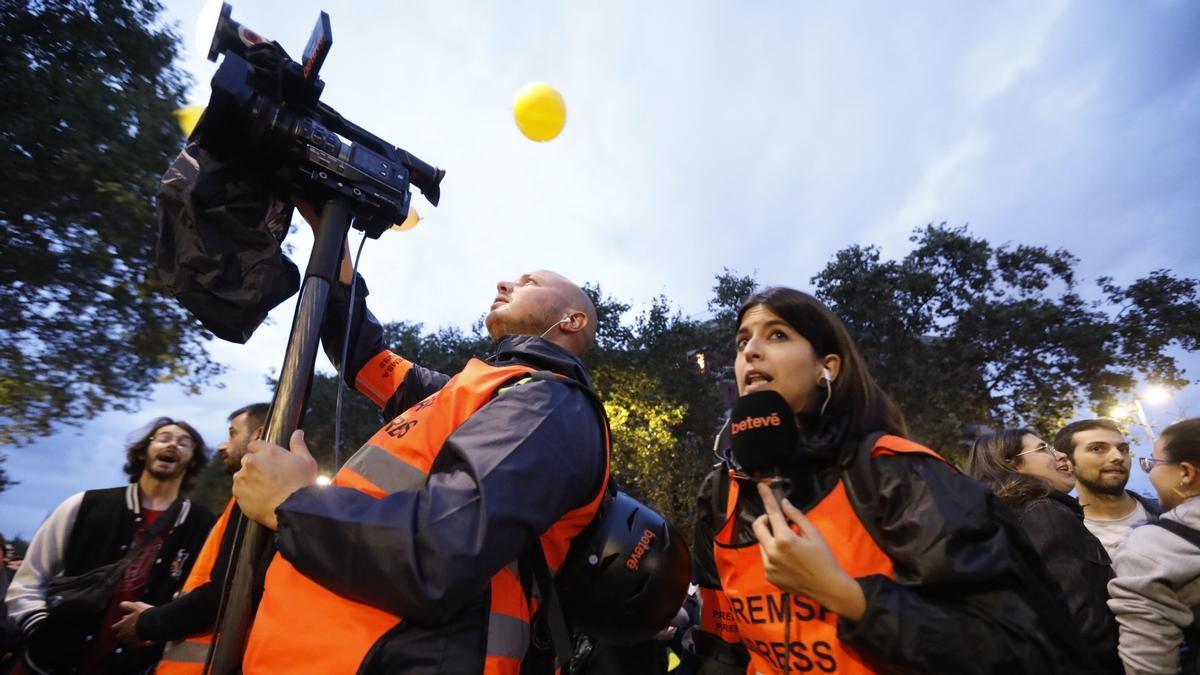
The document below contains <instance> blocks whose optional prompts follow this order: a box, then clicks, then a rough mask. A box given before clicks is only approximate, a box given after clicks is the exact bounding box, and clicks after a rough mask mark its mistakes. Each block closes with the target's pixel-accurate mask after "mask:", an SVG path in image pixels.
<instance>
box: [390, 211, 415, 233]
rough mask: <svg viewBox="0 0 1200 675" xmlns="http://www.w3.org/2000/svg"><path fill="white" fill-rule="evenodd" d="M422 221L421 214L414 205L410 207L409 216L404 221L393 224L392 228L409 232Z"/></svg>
mask: <svg viewBox="0 0 1200 675" xmlns="http://www.w3.org/2000/svg"><path fill="white" fill-rule="evenodd" d="M419 222H421V214H419V213H417V209H416V208H415V207H413V206H409V207H408V216H407V217H405V219H404V222H403V223H399V224H396V225H392V229H393V230H395V231H397V232H407V231H409V230H411V229H413V228H414V227H416V226H417V223H419Z"/></svg>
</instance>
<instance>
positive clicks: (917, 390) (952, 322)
mask: <svg viewBox="0 0 1200 675" xmlns="http://www.w3.org/2000/svg"><path fill="white" fill-rule="evenodd" d="M911 241H913V242H914V243H915V244H916V248H915V249H914V250H913V251H912V252H911V253H909V254H908V255H907V256H905V257H904V259H903V260H899V261H885V260H882V259H881V257H880V253H879V249H878V248H876V247H873V246H867V247H863V246H850V247H847V248H845V249H843V250H841V251H839V252H838V253H836V254H835V255H834V257H833V260H831V261H830V263H829V264H828V265H827V266H826V267H825V269H824V270H822V271H821V272H820V273H819V274H817V275H816V276H815V277H813V279H812V283H813V284H814V285H815V286H816V288H817V295H818V296H819V297H820V298H821V299H822V300H824V301H825V302H827V303H828V304H829V305H830V307H831V308H832V309H833V310H834V312H835V313H836V314H837V315H838V316H840V317H841V318H842V319H843V321H845V322H846V325H847V327H848V328H849V329H850V332H851V334H852V335H854V337H855V339H856V340H857V341H858V344H859V347H860V349H861V350H862V353H863V355H864V357H865V358H866V359H867V361H868V363H869V364H870V365H871V368H872V372H873V373H874V374H875V376H876V379H877V380H878V381H879V383H880V385H881V386H882V387H883V388H884V390H886V391H887V392H888V393H890V394H891V395H892V396H893V397H894V398H895V399H896V402H897V403H898V404H899V405H900V407H901V408H902V409H903V410H904V412H905V414H906V416H907V417H908V421H909V424H910V426H911V427H912V433H913V435H914V436H915V437H916V438H918V439H921V440H923V441H925V442H926V443H929V444H930V445H931V446H933V447H934V448H935V449H938V450H940V451H941V452H943V453H946V454H948V455H950V456H954V457H957V458H959V459H961V457H962V450H963V446H962V445H961V444H960V441H962V440H963V431H964V427H965V426H966V425H968V424H985V425H990V426H993V427H1001V426H1003V427H1012V426H1031V427H1032V428H1034V429H1035V430H1037V431H1038V432H1039V433H1041V434H1043V435H1047V436H1048V435H1050V434H1051V433H1052V432H1053V431H1055V430H1056V429H1058V428H1059V427H1060V426H1061V425H1062V424H1063V423H1065V422H1066V421H1067V420H1069V419H1070V418H1071V417H1072V416H1073V415H1074V413H1075V411H1076V410H1077V409H1079V407H1080V406H1083V405H1085V404H1091V405H1092V406H1093V407H1094V408H1095V409H1096V410H1100V409H1103V408H1104V407H1106V406H1108V405H1111V404H1112V403H1114V402H1115V401H1116V399H1117V397H1118V396H1120V395H1122V394H1128V393H1129V392H1130V391H1131V390H1132V389H1133V387H1134V385H1135V384H1136V382H1137V378H1138V376H1139V375H1140V376H1143V377H1145V378H1149V379H1151V380H1155V381H1157V382H1160V383H1162V384H1165V385H1168V386H1173V387H1180V386H1183V385H1184V384H1186V383H1187V381H1186V380H1185V379H1183V377H1182V374H1181V372H1180V370H1179V367H1178V365H1177V363H1176V361H1175V359H1174V357H1172V356H1171V355H1170V352H1169V348H1170V347H1173V346H1177V347H1181V348H1183V349H1185V350H1196V349H1197V348H1200V296H1198V295H1197V282H1196V281H1195V280H1190V279H1179V278H1176V277H1174V276H1172V275H1171V273H1170V272H1168V271H1165V270H1159V271H1155V272H1152V273H1151V274H1150V275H1149V276H1147V277H1145V278H1143V279H1139V280H1137V281H1135V282H1133V283H1132V284H1130V285H1129V286H1127V287H1122V286H1119V285H1117V284H1116V283H1115V282H1113V280H1111V279H1108V278H1103V279H1100V280H1099V286H1100V291H1101V293H1100V297H1099V298H1098V299H1095V300H1090V301H1089V300H1085V299H1084V297H1083V296H1082V295H1081V294H1080V292H1079V290H1078V282H1077V280H1076V278H1075V273H1074V269H1075V267H1076V266H1077V265H1078V263H1079V260H1078V258H1076V257H1075V256H1073V255H1072V254H1071V253H1069V252H1068V251H1066V250H1063V249H1058V250H1053V251H1051V250H1049V249H1047V248H1045V247H1039V246H1025V245H1012V244H1004V245H999V246H993V245H991V244H989V243H988V242H986V241H984V240H982V239H979V238H976V237H972V236H971V235H970V234H969V233H968V232H967V229H966V228H965V227H959V228H952V227H947V226H946V225H945V224H942V225H938V226H934V225H929V226H926V227H924V228H921V229H918V230H916V231H915V233H914V234H913V236H912V237H911Z"/></svg>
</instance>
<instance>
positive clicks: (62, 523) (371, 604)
mask: <svg viewBox="0 0 1200 675" xmlns="http://www.w3.org/2000/svg"><path fill="white" fill-rule="evenodd" d="M347 257H348V256H347ZM352 288H353V289H354V292H353V293H352V292H351V289H352ZM367 295H368V289H367V287H366V284H365V282H364V281H363V280H362V278H361V277H356V276H354V274H353V272H352V271H351V270H350V268H349V266H348V263H347V262H346V261H344V262H343V265H342V268H341V270H340V278H339V280H338V283H336V284H335V285H334V287H333V289H332V291H331V295H330V301H329V310H328V311H327V313H326V319H325V325H324V326H323V327H322V331H321V334H322V342H323V346H324V348H325V350H326V353H327V354H328V355H330V358H331V359H332V360H333V361H334V363H335V364H337V365H339V366H344V368H342V369H341V370H342V372H343V373H344V374H345V380H346V382H347V383H348V384H350V385H351V386H353V387H355V388H356V389H357V390H358V391H359V392H361V393H362V394H363V395H365V396H367V397H368V398H370V399H371V400H372V401H373V402H374V403H376V404H377V405H378V406H379V407H380V408H381V410H382V415H383V418H384V419H386V420H388V423H387V424H386V425H385V426H383V427H382V428H381V429H380V430H379V431H378V432H377V433H376V434H375V435H374V436H373V437H372V438H371V439H369V440H368V441H367V443H366V444H365V445H364V446H363V447H362V448H361V449H360V450H359V451H358V452H357V453H356V454H355V455H353V456H352V457H351V458H350V459H349V460H348V461H347V462H346V464H345V466H343V467H342V468H341V469H340V471H339V472H338V474H337V476H336V477H335V478H334V480H333V485H331V486H328V487H321V486H318V485H317V484H316V479H317V471H316V463H315V462H314V461H313V459H312V457H311V456H310V455H309V453H308V450H307V446H306V444H305V441H304V437H303V433H302V432H297V433H296V434H294V435H293V436H292V438H291V440H290V444H289V445H290V451H289V449H285V448H282V447H279V446H277V445H273V444H271V443H268V442H266V441H263V440H259V436H260V435H261V428H262V426H263V424H264V420H265V418H266V413H267V406H266V405H265V404H253V405H248V406H246V407H244V408H239V409H238V410H235V411H233V412H232V413H231V414H230V415H229V422H230V425H229V429H228V438H227V439H226V440H225V441H223V442H222V443H221V444H220V445H218V446H217V448H216V453H217V455H218V456H219V458H220V461H221V462H222V466H223V468H224V470H225V471H226V472H227V473H229V474H231V475H233V477H234V483H233V485H234V487H233V495H231V499H230V501H229V504H228V506H227V508H226V509H225V511H224V512H223V513H222V514H221V515H220V516H219V517H215V516H214V515H213V514H211V513H209V512H208V511H206V510H204V509H203V508H201V507H199V506H198V505H196V504H193V503H191V502H190V501H189V500H188V499H187V497H186V496H184V493H185V491H186V487H187V484H188V482H189V479H191V478H192V477H194V476H195V474H196V472H197V471H199V470H200V469H202V468H203V467H204V465H205V463H206V462H207V461H208V453H207V446H206V445H205V443H204V441H203V439H202V438H201V436H200V434H199V433H198V432H197V431H196V430H195V429H193V428H192V427H191V426H189V425H188V424H187V423H186V422H184V421H182V420H175V419H170V418H161V419H158V420H155V421H154V422H153V423H152V424H151V425H149V426H148V427H147V429H146V430H145V432H144V433H143V434H142V435H141V437H140V438H139V439H138V440H137V441H136V442H135V443H133V444H132V445H131V446H130V447H129V448H128V449H127V463H126V466H125V470H126V472H127V473H128V475H129V479H130V483H129V484H128V485H127V486H125V487H118V488H108V489H99V490H89V491H86V492H82V493H79V494H76V495H74V496H72V497H70V498H69V499H67V500H66V501H65V502H63V503H62V504H61V505H60V506H59V507H58V508H56V509H55V510H54V512H53V513H52V514H51V515H50V516H49V518H48V519H47V520H46V522H45V523H44V524H43V525H42V527H41V528H40V529H39V530H38V532H37V534H36V535H35V536H34V537H33V540H32V541H31V543H30V545H29V550H28V552H27V553H26V555H25V558H24V560H23V562H22V564H21V565H20V567H19V568H18V569H17V571H16V574H15V576H14V577H13V578H12V581H11V583H10V584H9V588H8V591H7V595H6V598H5V599H6V606H7V614H8V617H9V618H10V620H11V622H12V624H13V625H15V626H16V629H17V630H19V631H20V633H21V635H22V636H23V637H24V639H23V641H22V646H21V649H20V651H19V652H14V653H13V654H10V655H9V656H8V661H7V667H8V668H10V669H11V670H10V672H13V673H21V674H24V673H59V672H73V673H141V672H150V671H154V672H159V673H200V672H202V670H203V668H204V664H205V661H206V659H207V658H208V657H209V651H210V650H209V646H210V644H211V643H212V635H211V631H212V627H213V625H214V622H215V620H216V617H217V613H218V611H219V605H220V601H221V589H222V586H223V584H224V581H225V577H226V576H227V573H228V571H229V569H230V568H229V560H230V550H231V548H232V546H233V539H234V537H233V532H234V530H235V529H236V528H235V527H234V524H235V523H237V522H238V520H239V519H240V518H241V517H242V516H243V515H244V516H245V517H247V518H249V519H251V520H253V521H255V522H257V523H259V524H261V525H262V526H264V527H267V528H269V529H271V530H272V531H274V540H273V541H274V548H273V550H272V551H271V558H270V560H269V563H268V564H266V565H264V566H263V568H262V570H261V573H260V575H259V577H258V578H257V579H256V580H255V583H254V591H253V592H254V593H255V595H256V596H257V600H258V601H257V610H256V614H255V616H254V618H253V623H252V628H251V631H250V634H249V638H248V642H247V646H246V650H245V654H244V658H243V662H242V670H243V672H245V673H248V674H257V673H354V672H362V673H487V674H489V675H493V674H512V675H517V674H518V673H531V672H545V673H549V672H554V671H555V668H556V667H559V668H562V667H566V668H570V669H571V672H577V673H582V672H603V670H602V668H603V667H605V666H601V665H599V664H600V663H601V662H602V661H603V659H601V658H600V657H597V658H595V659H593V660H591V661H590V662H589V661H588V660H587V659H582V658H581V659H577V660H572V661H571V662H570V663H564V662H562V659H561V658H560V659H558V662H557V664H556V659H555V654H554V649H553V648H552V647H551V646H549V645H548V641H547V640H545V639H540V638H539V635H542V633H543V632H544V626H543V623H544V620H545V619H544V617H545V614H546V612H545V611H543V610H544V608H545V607H546V606H547V605H549V604H550V603H549V601H548V600H546V598H547V597H548V594H546V593H542V592H541V591H540V590H539V586H540V585H539V584H538V583H537V582H536V581H535V580H534V579H532V578H531V571H530V569H529V568H528V567H529V566H528V564H527V561H528V560H529V559H530V558H529V557H528V552H529V551H530V550H536V551H540V552H541V554H542V555H543V556H544V560H545V563H546V564H548V566H549V568H550V569H551V571H557V570H559V569H561V568H562V567H563V565H564V564H565V561H566V560H567V559H568V557H569V555H570V553H571V550H572V545H573V542H575V540H576V539H578V538H581V535H583V534H584V533H585V532H587V531H588V528H589V525H590V524H592V523H593V522H594V521H595V520H596V519H597V518H600V517H602V516H603V510H604V508H603V505H604V503H605V500H604V498H605V495H606V494H607V491H608V486H609V482H610V478H611V477H610V461H609V460H610V452H611V448H610V438H609V433H608V428H607V422H606V420H605V417H604V414H603V410H602V408H598V406H597V405H596V404H595V402H594V401H595V396H594V394H592V393H591V380H590V377H589V374H588V371H587V368H586V367H585V366H584V363H583V361H582V360H581V356H582V355H583V354H584V353H585V352H586V350H587V349H588V347H589V346H590V345H591V344H592V342H593V341H594V337H595V333H596V329H597V316H596V311H595V308H594V307H593V306H592V303H591V301H590V300H589V299H588V296H587V295H586V294H585V293H583V292H582V290H581V289H580V288H579V287H578V286H576V285H575V284H574V283H572V282H571V281H569V280H568V279H566V278H565V277H563V276H561V275H558V274H556V273H554V272H549V271H545V270H540V271H535V272H530V273H528V274H524V275H522V276H520V277H519V278H517V279H516V280H514V281H502V282H500V283H498V284H497V294H496V296H495V297H494V299H493V300H492V302H491V305H490V308H489V311H488V314H487V316H486V320H485V324H486V327H487V330H488V332H489V334H490V335H491V336H492V338H493V339H494V340H496V348H495V351H494V353H493V354H491V355H490V356H488V357H487V358H482V359H474V360H472V361H470V362H469V363H468V365H467V366H466V367H465V368H464V369H463V370H462V371H461V372H459V373H457V374H443V373H439V372H436V371H433V370H430V369H428V368H425V367H423V366H421V365H420V364H416V363H413V362H410V361H409V360H407V359H406V358H404V357H403V356H402V355H398V354H395V353H393V352H391V351H390V350H388V349H387V348H386V346H385V345H384V343H383V331H382V328H381V326H380V324H379V322H378V321H377V320H376V319H375V317H374V316H373V315H372V314H371V312H370V311H369V310H367V308H366V297H367ZM347 321H348V322H349V324H348V326H349V329H350V330H349V331H347V330H346V329H347ZM736 331H737V332H736V354H737V356H736V361H735V365H734V373H735V377H736V382H737V387H738V391H739V394H740V395H742V396H743V397H745V396H750V395H754V394H759V393H762V392H774V395H777V396H778V397H779V398H781V399H782V401H783V402H784V403H785V404H786V406H787V409H788V410H790V411H791V412H792V413H794V417H795V425H796V429H797V431H798V434H797V436H796V438H797V440H796V441H795V442H794V443H789V444H788V446H787V447H786V448H784V449H783V452H782V454H780V455H778V456H777V458H776V459H774V460H772V463H771V466H770V468H769V469H764V468H762V467H755V468H754V469H753V470H751V469H750V468H748V467H749V466H750V465H749V464H748V463H747V462H746V461H744V457H742V456H741V455H739V451H738V450H737V448H736V447H733V446H732V445H731V443H730V442H728V434H726V435H723V438H725V439H726V442H724V443H722V444H721V447H720V448H719V450H720V452H719V454H720V456H721V459H722V461H721V462H720V463H719V464H718V465H717V466H716V467H715V468H714V470H713V471H712V473H711V474H710V475H709V476H708V477H707V478H706V479H705V480H704V482H703V484H702V485H700V486H698V496H697V501H696V508H697V511H696V514H697V528H696V532H695V537H694V540H693V541H692V546H691V554H692V579H693V581H694V584H695V585H696V586H697V587H698V592H697V595H698V600H699V607H698V611H697V610H696V608H694V607H693V608H692V611H690V612H689V611H681V612H680V613H679V614H678V615H677V617H676V619H675V621H674V622H673V625H672V626H667V625H664V626H662V628H664V629H668V628H669V629H670V630H666V631H664V632H663V634H662V637H663V638H664V639H665V638H667V637H670V638H671V639H673V640H674V642H673V644H674V645H675V649H676V654H677V656H679V657H681V659H682V660H681V661H678V662H677V661H672V663H671V665H669V666H668V665H667V662H666V660H665V659H659V658H657V657H653V656H652V657H649V658H646V659H643V660H642V661H640V662H639V663H638V664H637V665H633V666H631V665H629V663H627V662H626V663H625V664H624V665H621V666H607V667H609V668H617V667H619V668H621V669H622V670H620V671H615V672H647V673H654V672H665V671H666V670H667V669H668V668H671V667H673V668H677V669H678V672H684V671H689V672H694V673H705V674H710V675H712V674H720V673H790V672H823V673H867V672H911V673H945V672H956V673H995V672H1022V673H1096V672H1112V673H1119V672H1126V673H1174V672H1180V671H1183V672H1194V669H1195V667H1196V662H1197V658H1196V657H1197V653H1196V651H1195V650H1196V649H1198V648H1200V641H1197V638H1196V635H1195V633H1196V629H1197V627H1196V624H1195V622H1194V619H1193V607H1195V606H1197V605H1200V549H1198V547H1200V499H1195V497H1196V496H1198V495H1200V419H1189V420H1185V421H1182V422H1177V423H1175V424H1173V425H1171V426H1169V427H1167V428H1166V429H1164V430H1163V431H1162V433H1161V435H1160V437H1159V438H1158V440H1157V442H1156V443H1155V444H1154V447H1153V450H1152V452H1151V454H1150V455H1149V456H1147V457H1142V458H1139V461H1138V464H1139V465H1140V467H1141V468H1142V469H1143V470H1145V471H1146V472H1147V473H1148V474H1149V476H1150V480H1151V483H1152V484H1153V486H1154V488H1155V490H1156V491H1157V493H1158V499H1157V500H1151V499H1147V498H1145V497H1142V496H1139V495H1137V494H1134V493H1132V492H1129V491H1127V490H1126V483H1127V481H1128V478H1129V474H1130V471H1131V469H1132V465H1133V463H1134V462H1133V459H1134V458H1133V457H1132V456H1131V451H1130V446H1129V443H1128V441H1127V439H1126V438H1125V436H1124V435H1123V434H1122V432H1121V430H1120V428H1119V427H1118V426H1116V425H1115V424H1114V423H1112V422H1110V421H1108V420H1103V419H1096V420H1084V421H1078V422H1074V423H1072V424H1070V425H1068V426H1066V427H1065V428H1063V429H1062V430H1061V431H1059V432H1058V433H1057V434H1055V436H1054V438H1053V441H1052V442H1046V441H1045V440H1043V439H1042V438H1040V437H1039V436H1038V434H1037V433H1035V432H1034V431H1032V430H1030V429H1007V430H1002V431H999V432H996V433H993V434H989V435H986V436H984V437H982V438H979V439H978V440H976V442H975V443H974V445H973V447H972V449H971V452H970V456H969V458H968V462H967V469H966V472H963V471H960V470H959V469H957V468H956V467H955V466H954V465H952V464H951V463H950V462H948V461H947V460H946V459H945V458H943V457H942V456H940V455H939V454H938V453H937V452H935V451H934V450H931V449H929V448H926V447H923V446H921V445H920V444H918V443H917V442H915V441H914V440H912V439H910V438H909V437H908V430H907V427H906V424H905V420H904V416H903V414H902V412H901V411H900V410H899V409H898V408H897V406H896V405H895V404H893V403H892V401H891V400H890V398H889V397H888V395H887V394H886V393H885V392H884V391H882V390H881V389H880V387H879V386H878V385H877V384H876V383H875V380H874V379H873V377H872V375H871V373H870V371H869V368H868V366H867V364H866V363H865V361H864V360H863V359H862V358H861V357H860V356H859V354H858V350H857V348H856V347H855V344H854V341H853V339H852V338H851V336H850V335H849V333H848V332H847V330H846V328H845V327H844V326H843V324H842V322H841V321H840V320H839V319H838V318H837V317H836V316H835V315H834V314H833V313H832V312H830V310H829V309H828V308H827V307H825V306H824V305H823V304H822V303H821V302H819V301H818V300H816V299H815V298H813V297H812V296H810V295H807V294H805V293H802V292H799V291H796V290H792V289H789V288H780V287H777V288H771V289H767V290H765V291H761V292H758V293H756V294H755V295H753V296H751V297H750V298H748V299H747V300H746V301H745V303H744V304H743V305H742V308H741V311H740V313H739V315H738V317H737V325H736ZM344 336H348V339H349V342H348V343H347V342H346V337H344ZM343 353H345V354H346V355H347V356H346V360H345V363H344V364H343V363H342V362H341V358H342V354H343ZM735 415H736V412H735ZM732 421H733V422H735V423H737V422H739V420H737V419H734V420H732ZM776 421H778V420H776ZM787 421H788V422H790V421H791V420H787ZM715 422H716V421H715V420H714V423H715ZM1072 489H1074V490H1075V491H1076V493H1077V494H1078V498H1076V497H1072V496H1070V494H1069V493H1070V492H1071V490H1072ZM653 540H654V537H645V536H643V538H642V540H641V541H640V542H639V546H640V548H639V549H638V550H639V551H640V552H639V553H638V554H637V555H638V556H640V555H642V553H644V551H645V550H646V549H647V548H649V547H652V546H655V545H658V542H655V541H653ZM639 560H640V558H639V557H631V558H629V559H628V560H625V561H618V562H619V563H620V564H621V565H629V566H630V567H631V569H633V568H636V567H637V566H638V562H639ZM614 592H616V591H614ZM689 602H690V601H689ZM685 610H686V608H685ZM567 620H568V622H570V620H571V617H570V616H567ZM576 639H577V641H576V643H575V644H576V645H579V644H591V643H590V642H588V639H587V637H586V636H576ZM601 642H602V640H601ZM648 653H650V654H661V653H663V652H661V651H655V650H650V651H649V652H648ZM1189 669H1193V670H1189Z"/></svg>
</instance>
